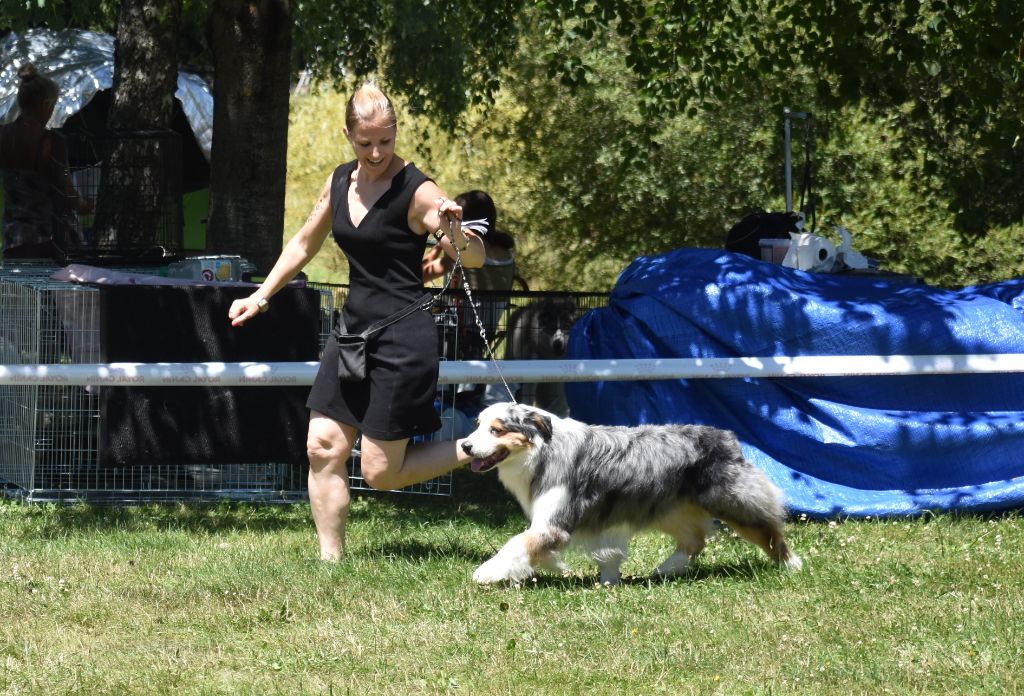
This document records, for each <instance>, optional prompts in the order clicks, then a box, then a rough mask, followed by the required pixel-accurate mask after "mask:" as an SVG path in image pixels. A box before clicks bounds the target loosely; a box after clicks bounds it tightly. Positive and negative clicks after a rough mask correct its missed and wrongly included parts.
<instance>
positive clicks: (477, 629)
mask: <svg viewBox="0 0 1024 696" xmlns="http://www.w3.org/2000/svg"><path fill="white" fill-rule="evenodd" d="M468 476H469V475H468V474H466V477H465V478H464V477H462V476H461V475H459V476H457V478H456V495H455V496H454V497H453V498H451V499H426V498H423V497H419V496H398V495H374V496H365V497H361V498H357V499H356V501H355V502H354V504H353V509H352V515H351V518H350V523H349V536H348V540H349V545H348V556H347V558H346V559H345V560H344V561H343V562H342V563H340V564H337V565H329V564H324V563H320V562H318V561H316V560H314V559H315V540H314V535H313V529H312V523H311V522H310V520H309V517H308V513H309V510H308V506H306V505H292V506H280V507H274V506H256V505H251V506H250V505H238V504H234V505H227V504H225V505H213V506H201V505H196V506H143V507H134V508H97V507H86V506H69V507H46V506H28V505H22V504H19V503H15V502H10V501H7V502H0V608H2V611H3V619H2V621H0V692H5V693H40V694H41V693H46V694H54V693H61V694H66V693H85V694H125V693H142V694H153V693H175V694H178V693H189V694H191V693H196V694H206V693H210V694H214V693H230V694H238V693H241V694H245V693H260V694H264V693H282V694H298V693H311V694H332V693H333V694H344V693H352V694H364V693H371V694H378V693H380V694H419V693H449V692H450V693H461V694H529V693H541V694H577V693H578V694H592V693H596V694H640V693H645V694H646V693H695V694H705V693H726V694H732V693H779V694H788V693H807V694H851V693H855V694H880V693H899V694H904V693H936V694H939V693H979V694H1008V693H1019V692H1021V691H1024V677H1022V676H1021V667H1022V665H1024V635H1022V633H1024V631H1022V625H1024V618H1022V617H1024V574H1022V572H1021V571H1022V568H1024V562H1022V561H1024V551H1022V549H1024V520H1022V518H1021V517H1020V516H1017V515H1010V516H998V517H989V518H984V517H955V516H927V517H924V518H920V519H913V520H906V519H904V520H870V521H857V522H851V521H847V522H807V521H794V522H793V523H792V524H791V527H790V539H791V541H792V543H791V545H792V546H793V547H794V549H795V550H796V551H797V552H798V553H799V554H801V555H802V557H803V558H804V561H805V568H804V570H803V571H802V572H800V573H798V574H794V575H786V574H783V573H781V572H780V571H778V570H776V569H775V568H774V567H772V566H771V565H770V564H769V563H768V562H767V560H766V559H765V558H764V557H763V555H760V551H758V550H756V549H754V548H753V547H751V546H749V545H747V544H745V543H743V542H741V541H740V540H738V539H737V538H735V537H733V536H731V535H730V534H728V533H724V534H722V535H719V536H718V537H717V538H716V539H715V540H713V541H712V543H711V544H709V547H708V549H707V551H705V554H704V555H703V556H702V557H701V559H700V561H699V562H698V563H697V564H696V565H695V566H694V569H693V572H692V574H691V575H690V576H689V577H686V578H682V579H678V580H673V581H666V582H652V581H649V580H648V579H647V577H646V576H647V573H648V572H649V570H650V569H651V568H653V567H654V566H655V565H656V564H657V563H658V562H659V561H660V560H661V559H662V557H663V556H664V555H665V554H666V553H667V552H668V551H669V543H668V541H667V539H666V538H662V537H659V536H656V535H651V536H643V537H640V538H638V539H637V540H636V541H635V542H634V546H633V549H632V555H631V557H630V559H629V560H628V561H627V562H626V565H625V566H624V575H625V581H624V582H623V584H622V585H620V586H618V587H611V588H608V587H599V586H596V584H595V581H596V577H597V576H596V571H595V569H594V568H593V567H592V566H591V565H590V564H589V563H588V562H587V561H586V559H584V558H583V557H582V556H580V555H577V554H572V553H570V555H569V562H570V565H571V567H572V571H573V572H572V574H571V575H570V576H567V577H561V576H550V575H549V576H542V577H540V578H538V579H537V580H536V581H534V582H528V583H526V584H525V585H523V586H518V587H516V586H502V587H487V588H481V587H477V586H476V585H474V584H473V582H472V580H471V577H470V576H471V574H472V571H473V568H474V567H475V566H476V565H477V564H479V563H480V562H481V561H483V560H484V559H486V558H487V557H488V556H489V555H490V554H491V553H493V552H494V551H495V550H496V549H497V548H498V547H499V546H500V545H501V544H502V543H503V542H504V541H505V539H506V538H507V537H508V536H510V535H511V534H513V533H515V532H517V531H519V530H521V529H522V527H523V524H524V523H523V518H522V516H521V514H520V513H519V511H518V509H517V508H515V507H514V506H513V504H512V502H511V500H510V499H509V498H508V497H507V496H506V495H504V494H502V493H501V492H499V491H496V490H494V489H493V488H491V484H492V483H493V479H491V480H487V481H486V482H480V479H471V480H470V479H468ZM474 482H477V483H475V484H474ZM464 490H473V491H474V493H473V494H471V495H467V494H459V491H464ZM481 491H483V493H486V494H483V493H481Z"/></svg>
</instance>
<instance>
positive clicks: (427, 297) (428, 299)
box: [362, 292, 434, 336]
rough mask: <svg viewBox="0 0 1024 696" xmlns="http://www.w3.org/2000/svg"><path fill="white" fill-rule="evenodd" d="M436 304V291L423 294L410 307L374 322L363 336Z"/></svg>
mask: <svg viewBox="0 0 1024 696" xmlns="http://www.w3.org/2000/svg"><path fill="white" fill-rule="evenodd" d="M432 304H434V293H432V292H428V293H426V294H424V295H423V297H421V298H420V299H418V300H416V301H415V302H413V303H412V304H411V305H409V306H408V307H403V308H402V309H400V310H398V311H397V312H395V313H394V314H391V315H389V316H386V317H384V318H383V319H381V320H380V321H378V322H374V323H373V324H371V325H370V327H369V328H368V329H366V330H365V331H363V332H362V335H363V336H369V335H370V334H372V333H377V332H378V331H380V330H381V329H384V328H387V327H388V326H391V325H392V324H394V323H395V322H398V321H401V320H402V319H405V318H406V317H407V316H409V315H410V314H412V313H413V312H416V311H418V310H421V309H426V308H427V307H429V306H430V305H432Z"/></svg>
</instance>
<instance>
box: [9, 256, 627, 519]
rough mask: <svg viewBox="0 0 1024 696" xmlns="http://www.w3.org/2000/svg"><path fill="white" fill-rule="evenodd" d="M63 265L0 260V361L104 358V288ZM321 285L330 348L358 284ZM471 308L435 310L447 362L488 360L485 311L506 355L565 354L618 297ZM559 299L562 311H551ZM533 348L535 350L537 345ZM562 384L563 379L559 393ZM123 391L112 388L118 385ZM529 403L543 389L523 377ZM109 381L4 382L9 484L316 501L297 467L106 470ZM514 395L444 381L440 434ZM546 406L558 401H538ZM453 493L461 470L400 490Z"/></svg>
mask: <svg viewBox="0 0 1024 696" xmlns="http://www.w3.org/2000/svg"><path fill="white" fill-rule="evenodd" d="M56 270H58V269H57V267H56V266H52V265H48V264H43V263H40V264H32V263H19V264H7V265H0V364H60V363H97V362H100V355H101V352H100V337H101V331H100V324H101V317H100V312H101V309H100V306H101V304H100V292H99V290H98V289H97V288H96V287H94V286H88V285H79V284H74V283H65V282H61V281H54V280H51V279H50V275H51V274H52V273H53V272H55V271H56ZM311 286H312V287H314V288H315V289H316V290H318V291H319V293H320V298H321V301H320V328H319V335H320V347H321V348H323V345H324V343H325V342H326V340H327V338H328V336H329V334H330V330H331V328H332V326H333V324H334V319H335V317H336V313H337V310H336V307H340V305H341V303H342V301H343V300H344V297H345V294H346V291H347V288H345V287H344V286H336V285H324V284H311ZM473 299H474V304H473V305H472V306H470V304H469V302H468V299H467V297H466V295H465V294H464V292H462V291H450V292H448V293H446V294H445V295H444V296H443V297H442V298H441V299H440V300H439V302H438V303H437V305H436V306H435V309H434V319H435V324H436V325H437V329H438V339H439V346H440V351H441V355H440V357H441V359H442V360H471V359H487V358H488V357H489V353H488V351H487V346H485V345H484V342H483V338H482V337H481V336H480V333H479V329H478V328H477V324H476V322H475V320H474V317H473V311H474V309H475V310H476V313H477V314H479V315H480V317H481V320H482V321H483V323H484V325H485V329H486V333H487V337H488V339H489V345H490V348H491V349H492V350H493V351H494V355H495V357H497V358H499V359H500V358H503V357H509V358H531V357H532V358H535V359H536V358H556V357H560V356H559V355H557V354H555V352H556V351H557V348H558V346H557V345H553V344H552V340H553V339H558V340H561V339H559V337H562V338H564V336H565V332H566V331H567V330H568V324H569V323H571V321H572V320H573V319H574V317H575V316H578V315H579V314H581V313H582V312H583V311H586V310H588V309H591V308H593V307H597V306H603V305H604V304H606V303H607V296H606V295H604V294H599V293H536V292H534V293H531V292H513V293H508V292H504V293H502V292H493V291H492V292H483V291H481V292H476V293H473ZM552 307H556V308H558V307H560V308H561V310H560V311H554V312H552V311H551V309H552ZM531 351H532V352H531ZM557 386H558V385H555V389H557ZM111 388H116V387H102V389H111ZM512 388H513V389H514V390H516V395H517V398H518V399H519V400H520V401H531V400H539V399H541V398H542V397H543V394H539V393H538V392H537V391H532V392H531V391H529V388H530V385H512ZM99 389H101V388H94V387H80V386H72V385H62V384H51V383H45V384H44V383H40V384H37V385H28V386H0V484H4V485H6V486H7V487H8V488H9V491H8V492H9V493H11V494H13V495H15V496H17V497H20V498H23V499H25V500H26V501H30V502H59V501H76V500H83V501H90V502H116V503H141V502H167V501H182V500H185V501H187V500H197V501H198V500H222V499H234V500H256V501H265V502H290V501H297V500H304V499H305V498H306V477H307V473H308V467H307V466H305V465H296V464H277V463H254V464H203V465H195V464H139V465H135V466H128V467H104V466H102V465H101V463H102V459H103V457H102V451H101V448H102V438H101V428H102V422H101V408H100V393H99ZM488 398H490V399H493V400H496V401H503V400H507V398H508V395H507V393H504V387H503V386H500V385H497V386H496V385H488V387H486V388H485V387H484V385H440V386H439V389H438V393H437V402H436V407H437V408H438V409H439V411H440V415H441V422H442V427H441V429H440V430H439V431H438V432H437V433H434V434H433V435H432V436H431V437H432V438H437V439H454V438H457V437H460V436H462V435H464V434H466V433H467V432H468V430H469V429H470V428H471V425H470V423H471V422H472V419H473V418H474V417H475V415H476V411H478V410H479V408H481V407H482V406H483V405H484V402H485V401H486V400H487V399H488ZM537 405H540V406H542V407H545V406H548V407H549V409H550V406H551V404H546V403H538V404H537ZM359 460H360V452H359V443H358V442H357V445H356V447H355V448H354V450H353V456H352V458H351V459H350V461H349V474H350V477H349V484H350V487H351V488H352V489H354V490H357V491H359V490H369V486H368V485H367V484H366V482H365V481H364V479H363V477H362V474H361V470H360V467H359ZM401 492H402V493H418V494H426V495H439V496H447V495H451V494H452V475H451V474H447V475H444V476H441V477H438V478H436V479H433V480H430V481H427V482H424V483H421V484H417V485H415V486H411V487H408V488H404V489H402V490H401Z"/></svg>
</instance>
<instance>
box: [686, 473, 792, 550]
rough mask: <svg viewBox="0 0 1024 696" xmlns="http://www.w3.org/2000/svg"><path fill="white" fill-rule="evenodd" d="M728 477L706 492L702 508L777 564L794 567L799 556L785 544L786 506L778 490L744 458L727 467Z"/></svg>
mask: <svg viewBox="0 0 1024 696" xmlns="http://www.w3.org/2000/svg"><path fill="white" fill-rule="evenodd" d="M731 473H732V474H733V476H732V477H731V480H730V481H729V482H728V483H726V484H724V485H723V486H722V487H720V488H717V489H715V490H713V491H710V492H709V494H708V500H706V501H705V505H706V509H707V510H708V511H709V512H711V513H712V514H713V515H715V516H716V517H718V518H719V519H721V520H722V521H723V522H725V523H726V524H727V525H729V527H731V528H732V530H733V531H734V532H736V533H737V534H739V535H740V536H742V537H744V538H745V539H747V540H748V541H751V542H753V543H755V544H757V545H758V546H760V547H761V548H762V549H764V551H765V553H767V554H768V555H769V556H770V557H771V558H772V559H773V560H774V561H775V562H776V563H778V564H779V565H780V566H783V567H785V568H788V569H790V570H798V569H799V568H800V566H801V562H800V558H799V557H798V556H796V554H794V553H793V552H792V551H790V549H789V547H788V546H787V545H786V541H785V536H784V534H783V527H784V525H785V522H786V508H785V507H784V505H783V496H782V491H781V490H779V488H778V487H777V486H776V485H775V484H774V483H772V482H771V480H770V479H769V478H768V477H767V476H766V475H765V474H764V472H763V471H761V470H760V469H758V468H757V467H755V466H754V465H752V464H750V463H749V462H746V461H744V462H743V463H742V464H741V465H739V466H736V467H733V468H732V469H731Z"/></svg>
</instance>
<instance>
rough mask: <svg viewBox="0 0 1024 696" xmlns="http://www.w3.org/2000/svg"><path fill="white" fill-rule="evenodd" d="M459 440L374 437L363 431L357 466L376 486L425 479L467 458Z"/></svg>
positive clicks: (389, 487) (395, 485)
mask: <svg viewBox="0 0 1024 696" xmlns="http://www.w3.org/2000/svg"><path fill="white" fill-rule="evenodd" d="M461 444H462V440H435V441H433V442H418V443H416V444H414V445H410V444H409V440H408V439H406V440H378V439H375V438H371V437H367V436H366V435H365V434H364V435H363V442H362V447H361V450H362V454H361V459H360V467H361V469H362V472H363V480H365V481H366V482H367V483H368V484H370V485H371V486H373V487H374V488H377V489H379V490H392V489H395V488H405V487H406V486H411V485H413V484H415V483H422V482H423V481H429V480H430V479H432V478H435V477H437V476H440V475H441V474H446V473H448V472H449V471H451V470H452V469H457V468H459V467H460V466H463V465H464V464H467V463H468V462H469V459H470V457H469V455H467V454H466V453H465V452H463V451H462V447H461V446H460V445H461Z"/></svg>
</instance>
